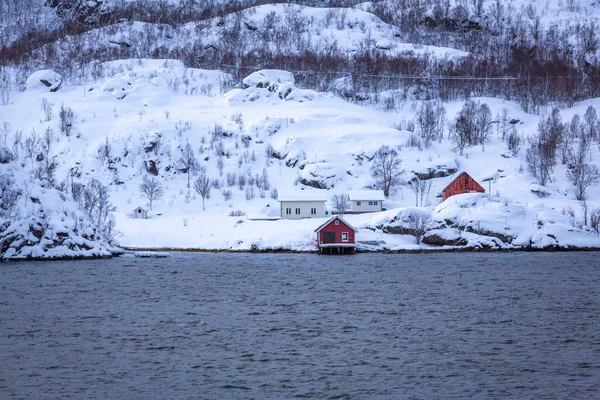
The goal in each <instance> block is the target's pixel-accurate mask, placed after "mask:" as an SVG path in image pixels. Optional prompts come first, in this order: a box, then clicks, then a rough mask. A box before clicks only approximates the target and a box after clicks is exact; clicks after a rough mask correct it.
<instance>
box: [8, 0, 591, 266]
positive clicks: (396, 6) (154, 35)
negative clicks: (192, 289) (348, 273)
mask: <svg viewBox="0 0 600 400" xmlns="http://www.w3.org/2000/svg"><path fill="white" fill-rule="evenodd" d="M334 3H335V4H334ZM53 4H54V8H52V9H49V8H48V7H44V6H43V2H41V1H40V0H30V1H28V2H26V3H19V2H15V0H10V1H9V2H7V3H6V4H4V3H3V4H2V5H0V11H2V13H0V14H1V15H0V54H1V55H2V56H3V59H2V60H0V143H1V144H2V147H1V148H0V158H1V159H2V160H3V161H2V164H1V165H0V168H1V170H0V174H1V178H2V179H1V180H0V183H2V185H1V187H0V189H1V190H2V191H1V192H0V195H1V196H2V207H0V210H1V212H0V215H1V217H2V220H1V224H0V226H1V227H2V228H1V229H2V231H1V235H0V238H2V240H4V242H2V249H3V250H2V251H3V253H4V254H3V256H4V257H21V258H27V257H38V256H41V257H44V256H56V257H58V256H59V255H60V256H65V257H72V256H77V255H79V256H105V255H107V254H108V252H109V250H110V246H111V245H114V244H116V243H120V244H121V245H122V246H125V247H135V248H196V249H206V250H208V249H218V250H261V249H263V250H267V249H291V250H303V251H312V250H314V249H315V248H316V247H315V246H316V245H315V240H314V236H315V235H314V232H313V231H314V229H315V228H316V227H317V226H319V225H320V224H321V223H322V222H323V221H322V220H317V219H315V220H312V219H309V220H301V221H286V220H280V219H279V217H280V205H279V202H278V201H277V197H278V192H279V191H294V190H305V191H314V192H319V193H323V194H324V196H325V197H326V198H331V197H332V196H334V195H341V194H345V193H347V192H348V191H349V190H362V189H371V188H383V189H386V188H385V187H384V186H382V182H381V176H375V174H374V173H373V170H374V166H376V165H377V164H378V163H379V162H380V160H381V159H380V157H381V154H382V153H381V151H383V152H384V153H385V154H388V155H391V157H394V158H397V159H399V160H400V162H399V167H398V171H394V172H395V173H394V179H393V183H392V188H391V191H390V193H389V197H388V198H387V199H386V201H385V202H384V207H385V208H386V210H385V211H382V212H380V213H374V214H363V215H346V218H347V219H348V221H349V222H350V223H352V224H354V225H355V226H356V227H357V228H358V229H359V232H358V235H357V241H358V243H359V248H361V249H364V250H415V249H437V248H455V247H459V248H462V247H469V248H485V249H491V248H497V249H512V248H572V247H579V248H583V247H585V248H597V247H600V239H599V236H598V233H599V232H598V230H599V226H600V186H599V183H600V178H599V177H598V164H599V161H600V122H599V121H600V119H599V118H598V111H600V98H597V97H598V96H600V83H598V78H597V77H598V76H600V72H599V71H600V62H599V61H598V60H599V59H600V50H599V49H600V46H598V43H599V40H600V36H599V35H598V34H597V29H596V26H597V22H598V17H599V16H600V6H598V5H597V4H591V3H586V2H584V1H578V0H572V1H561V0H549V1H546V2H544V3H543V4H542V3H539V2H537V1H533V0H516V1H512V2H508V3H505V2H498V1H495V0H485V1H481V2H479V1H478V2H467V3H465V2H463V1H454V0H452V1H449V2H446V3H445V5H442V4H441V3H439V2H435V1H428V0H426V1H423V2H422V3H421V4H422V7H420V8H414V7H410V4H409V3H408V2H401V1H397V0H385V1H380V2H365V3H357V2H344V1H342V2H339V1H338V2H327V1H326V2H303V3H302V4H303V5H298V4H280V3H278V4H264V2H256V1H242V2H236V3H233V2H221V1H217V2H213V3H211V4H212V8H211V7H208V8H207V6H206V4H204V3H202V4H200V3H198V2H180V1H178V0H168V1H158V0H157V1H152V2H139V1H135V0H105V1H92V2H81V1H77V2H63V1H57V2H54V3H53ZM19 10H21V11H19ZM25 10H39V11H40V13H39V15H38V16H37V17H27V18H25V19H23V20H20V19H19V20H16V18H17V16H18V15H20V14H19V13H21V14H23V12H24V11H25ZM50 10H52V12H51V11H50ZM25 21H29V25H31V27H28V26H27V25H28V23H26V22H25ZM29 28H31V30H28V29H29ZM192 66H193V67H192ZM257 66H260V67H257ZM211 68H214V69H211ZM507 99H511V100H507ZM382 146H386V147H382ZM378 152H379V153H378ZM462 171H465V172H468V173H469V174H470V175H471V176H472V177H473V178H475V180H477V181H478V182H479V183H480V184H481V185H482V186H483V187H484V188H485V189H486V191H487V193H485V194H484V195H481V194H479V195H474V194H468V195H460V196H457V197H451V198H450V199H448V200H446V201H444V202H442V196H441V193H442V190H443V189H444V188H445V187H446V186H447V185H448V184H449V183H450V182H451V181H452V180H453V179H454V178H455V177H456V176H457V175H458V173H460V172H462ZM396 172H397V173H396ZM142 189H143V190H142ZM209 191H210V193H208V192H209ZM138 207H142V208H143V209H146V210H147V211H148V216H149V218H148V219H137V218H134V214H133V210H134V209H136V208H138ZM327 207H328V211H329V212H330V213H331V212H332V211H333V209H334V206H333V202H329V204H328V206H327ZM139 215H143V214H139ZM329 215H331V214H329ZM82 224H83V225H82ZM115 224H116V230H115ZM40 226H44V227H45V228H44V229H40ZM83 231H85V234H84V233H82V232H83ZM40 232H42V233H41V234H40ZM109 243H110V244H109Z"/></svg>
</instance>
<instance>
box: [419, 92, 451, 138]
mask: <svg viewBox="0 0 600 400" xmlns="http://www.w3.org/2000/svg"><path fill="white" fill-rule="evenodd" d="M445 114H446V110H445V109H444V107H443V106H442V105H441V103H440V102H435V101H425V102H423V104H422V105H421V107H420V108H419V109H418V110H417V116H416V120H415V122H416V125H417V129H418V132H419V134H420V135H421V138H422V139H423V142H424V144H425V148H429V147H430V146H431V143H432V142H433V141H434V140H436V139H440V138H441V137H442V136H443V135H444V132H443V131H444V120H445Z"/></svg>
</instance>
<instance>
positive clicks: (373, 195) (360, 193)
mask: <svg viewBox="0 0 600 400" xmlns="http://www.w3.org/2000/svg"><path fill="white" fill-rule="evenodd" d="M348 197H349V198H350V201H356V200H358V201H361V200H362V201H369V200H381V201H383V200H385V196H384V195H383V190H349V191H348Z"/></svg>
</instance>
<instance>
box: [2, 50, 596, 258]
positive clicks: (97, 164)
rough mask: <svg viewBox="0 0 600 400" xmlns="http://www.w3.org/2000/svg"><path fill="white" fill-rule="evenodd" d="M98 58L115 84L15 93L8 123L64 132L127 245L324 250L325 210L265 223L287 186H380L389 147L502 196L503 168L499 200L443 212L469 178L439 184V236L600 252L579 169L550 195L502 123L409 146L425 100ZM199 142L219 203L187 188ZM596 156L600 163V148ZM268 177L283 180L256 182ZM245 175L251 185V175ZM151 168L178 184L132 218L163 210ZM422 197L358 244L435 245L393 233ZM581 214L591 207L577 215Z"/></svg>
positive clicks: (367, 221) (412, 165)
mask: <svg viewBox="0 0 600 400" xmlns="http://www.w3.org/2000/svg"><path fill="white" fill-rule="evenodd" d="M96 67H97V68H98V70H99V71H101V72H100V73H99V78H98V79H96V80H93V81H92V80H90V81H88V82H87V83H86V85H85V86H83V85H73V84H71V83H67V82H65V83H63V84H62V85H61V87H60V89H59V90H58V91H56V92H50V91H49V90H48V88H47V87H45V86H44V85H41V86H39V85H38V86H35V85H33V86H31V87H30V88H29V89H28V90H26V91H25V92H22V93H17V92H15V93H13V95H12V97H11V99H12V103H11V104H9V105H6V106H2V107H0V120H2V121H6V122H7V123H8V124H10V133H9V135H8V139H7V142H8V143H12V141H13V140H14V137H15V134H16V132H17V131H21V132H23V133H24V137H27V136H29V135H31V134H32V132H35V134H36V135H38V136H42V134H43V133H44V132H46V131H47V129H51V130H52V131H53V132H54V134H55V138H56V141H55V143H53V144H52V153H53V154H54V155H55V156H56V158H57V161H58V167H57V171H56V181H57V182H61V181H63V180H67V179H70V177H71V171H74V175H73V179H74V181H75V182H81V183H86V182H87V181H88V180H89V179H91V178H94V179H98V180H99V181H100V182H102V183H103V184H105V185H107V186H108V187H109V188H110V190H111V200H112V202H113V203H114V204H115V206H116V210H115V213H114V214H115V217H116V219H117V229H118V230H120V231H121V236H120V237H118V241H119V242H120V243H121V245H123V246H128V247H141V248H198V249H224V250H227V249H232V250H250V249H282V248H283V249H294V250H314V249H315V243H314V233H313V230H314V229H315V228H316V227H317V226H318V225H320V224H321V223H322V222H323V221H322V220H302V221H284V220H279V221H259V220H256V218H259V219H265V218H273V217H278V216H279V203H278V202H277V201H276V200H275V199H273V198H272V195H273V193H272V191H273V189H277V190H299V189H300V188H304V189H305V190H313V191H317V190H321V191H324V192H325V193H326V197H331V196H332V195H334V194H340V193H346V192H347V190H350V189H365V188H369V187H372V186H373V185H374V183H375V182H374V180H373V178H372V177H371V175H370V166H371V161H370V159H371V158H372V156H373V154H374V152H375V151H376V150H377V148H379V146H381V145H382V144H387V145H390V146H392V147H395V148H397V149H398V152H399V155H400V157H401V159H402V168H403V169H404V171H405V173H404V178H405V179H411V178H412V177H413V176H414V173H426V172H427V171H428V170H438V169H450V170H459V171H461V170H465V171H468V172H469V174H471V175H472V176H473V177H474V178H475V179H477V180H479V181H480V182H482V184H483V185H484V187H485V188H486V190H487V189H488V188H489V183H487V182H485V183H484V182H483V181H484V180H486V179H489V178H491V189H492V190H491V199H490V200H488V199H487V197H481V198H478V199H477V200H473V201H472V202H469V201H470V200H469V201H467V202H466V203H461V202H458V200H456V201H454V200H453V201H447V202H445V203H443V204H442V205H440V206H439V207H438V208H437V209H435V210H434V208H435V206H436V205H437V204H438V203H439V202H440V200H441V199H440V198H438V197H436V195H438V194H439V193H440V192H441V190H442V189H443V188H444V187H445V186H446V185H447V184H448V183H449V182H450V181H451V180H452V179H453V178H454V177H455V176H456V175H450V176H447V177H443V178H434V179H432V189H431V192H430V196H429V197H428V199H427V203H428V204H429V205H430V207H429V208H425V209H424V210H429V211H432V212H433V222H432V223H431V225H430V229H431V232H432V233H431V235H429V236H432V235H433V232H434V231H435V232H437V236H438V237H442V238H452V237H456V235H458V236H460V237H465V238H466V241H460V245H461V246H464V245H467V246H472V247H485V248H489V247H497V248H510V247H547V246H558V247H565V246H566V247H568V246H579V247H600V241H599V239H598V237H597V236H596V235H595V234H593V233H592V232H591V231H589V229H587V230H586V229H581V228H583V227H579V225H578V221H580V220H581V219H582V217H581V206H580V204H579V202H577V201H576V200H575V197H574V192H573V188H572V186H571V184H570V183H569V182H568V181H567V180H566V179H565V167H564V166H559V167H557V170H556V171H555V173H554V177H555V181H554V182H552V183H550V184H549V185H548V187H547V188H546V190H547V191H548V197H546V198H544V199H543V200H541V199H540V198H539V197H538V196H537V195H536V194H535V193H533V192H532V191H531V189H532V187H534V188H535V186H532V184H533V183H534V179H533V178H532V177H531V176H530V175H529V174H528V172H527V170H526V168H525V165H526V163H525V156H524V149H521V151H520V152H519V153H518V154H517V155H516V156H514V157H512V156H508V157H505V156H503V154H504V155H506V153H507V152H508V150H507V147H506V144H505V143H504V142H503V141H502V140H501V139H500V137H499V136H500V133H499V132H497V129H499V127H498V124H495V125H494V128H493V129H494V133H493V134H492V135H491V140H490V141H489V142H488V143H486V144H485V147H480V146H478V147H468V148H467V149H466V150H465V154H464V156H462V157H460V156H458V153H457V152H456V151H455V150H454V146H453V144H452V143H451V142H450V141H449V140H448V139H447V138H444V139H443V140H442V141H441V142H440V143H438V142H436V143H433V145H432V147H431V148H429V149H422V150H419V149H418V148H414V147H406V143H407V140H408V138H409V137H410V136H411V132H409V131H407V130H402V129H400V130H399V129H397V127H398V125H399V124H400V125H402V126H405V125H406V121H409V120H412V119H413V118H414V112H415V109H416V107H417V106H418V104H417V103H415V104H412V103H405V104H402V105H401V107H400V108H399V109H398V110H395V111H393V112H384V111H380V110H378V109H374V108H368V107H363V106H359V105H356V104H351V103H348V102H346V101H344V100H342V99H340V98H337V97H335V96H334V95H332V94H329V93H319V92H314V91H309V90H305V89H299V88H297V87H295V86H294V84H293V83H291V82H279V83H276V84H274V85H271V86H269V88H265V87H256V86H250V87H247V88H246V89H241V88H239V89H233V90H227V89H226V87H227V86H226V85H223V82H225V81H227V80H228V79H230V77H229V76H228V75H227V74H224V73H222V72H219V71H206V70H197V69H190V68H185V67H184V66H183V64H182V63H181V62H179V61H172V60H144V59H142V60H123V61H116V62H110V63H105V64H103V65H99V66H96ZM281 76H286V75H281ZM43 99H46V101H47V103H51V104H53V105H54V114H53V116H52V118H50V120H49V121H46V117H45V115H44V112H43V111H42V109H41V104H42V101H43ZM475 100H477V101H480V102H485V103H487V104H488V105H489V106H490V108H491V110H492V113H493V115H494V116H496V115H498V114H500V113H501V112H502V110H503V109H506V110H507V115H508V117H509V119H514V120H515V121H517V122H516V123H515V126H516V129H517V130H518V132H519V133H520V134H522V135H523V136H524V137H526V136H528V135H531V134H533V133H534V132H535V130H536V126H537V123H538V121H539V118H540V117H539V116H535V115H529V114H526V113H525V112H523V111H522V110H521V109H520V108H519V106H518V105H516V104H514V103H511V102H507V101H503V100H498V99H492V98H481V99H475ZM61 104H64V106H65V107H70V108H71V109H72V110H73V112H74V113H75V122H74V123H73V128H72V134H71V135H70V136H69V137H67V136H65V135H63V134H60V129H59V118H58V116H57V114H58V109H59V107H60V105H61ZM588 105H594V106H595V107H596V108H599V109H600V100H599V99H592V100H589V101H586V102H582V103H580V104H577V105H576V106H575V107H573V108H572V109H568V110H563V111H562V116H563V121H568V120H569V119H570V118H571V116H572V115H574V114H575V113H579V114H580V115H581V114H583V113H584V112H585V110H586V108H587V106H588ZM444 106H445V107H446V109H447V118H448V119H453V118H454V116H455V115H456V113H457V112H458V110H459V109H460V108H461V107H462V102H452V103H447V104H445V105H444ZM188 143H189V144H190V145H191V147H192V149H193V151H194V153H195V156H196V158H197V159H198V164H199V165H198V170H196V171H194V172H193V173H192V174H191V178H192V180H193V179H195V178H196V177H197V176H198V174H199V171H200V170H203V171H205V172H206V174H207V175H208V176H209V177H210V178H211V179H212V180H213V184H214V186H213V189H212V192H211V195H210V198H208V199H206V201H205V210H203V209H202V199H201V198H200V196H199V195H198V194H197V193H196V192H195V191H194V189H193V188H190V189H188V188H187V187H186V183H187V175H186V173H185V171H184V170H183V168H182V165H181V162H180V159H181V155H182V149H183V148H184V147H185V146H186V144H188ZM107 144H108V145H109V146H108V147H109V151H108V154H107V152H106V146H107ZM20 151H21V164H22V165H23V167H21V168H23V169H24V170H28V169H29V168H30V167H29V165H30V164H33V163H34V161H33V160H30V159H27V158H26V157H25V155H24V152H23V149H22V148H21V150H20ZM590 157H591V160H592V161H594V162H596V163H597V162H598V159H599V154H598V148H597V146H594V147H593V148H592V153H591V156H590ZM220 163H222V171H221V170H220V168H219V164H220ZM154 174H156V175H154ZM263 175H265V176H266V177H267V180H268V182H269V188H268V189H266V190H265V189H264V188H263V189H262V190H260V189H259V188H257V187H256V185H252V184H250V181H251V180H252V179H254V178H256V177H258V178H259V179H261V177H262V176H263ZM22 176H25V175H22ZM240 176H243V177H244V179H245V181H246V182H245V183H244V184H243V185H240V184H239V179H240V178H239V177H240ZM145 177H146V178H147V177H154V178H155V179H157V180H158V181H159V182H161V183H162V185H163V186H164V190H165V194H164V196H163V197H162V199H160V200H155V201H154V204H153V209H152V210H150V211H149V216H150V217H149V219H146V220H136V219H133V218H132V210H133V209H134V208H135V207H137V206H143V207H145V208H149V207H148V206H149V205H148V203H147V201H146V199H144V198H143V197H142V196H141V194H140V192H139V190H138V186H139V185H140V183H142V181H143V179H144V178H145ZM229 177H232V178H231V179H228V178H229ZM23 179H25V178H23ZM228 181H230V182H228ZM309 185H310V186H309ZM313 186H317V187H321V188H322V189H317V188H315V187H313ZM227 192H230V196H227ZM52 193H54V192H52ZM588 194H589V196H588V198H589V200H588V205H589V207H590V210H591V209H593V208H596V207H600V201H599V199H600V188H599V187H592V188H590V190H589V193H588ZM56 196H58V194H56V195H54V194H51V195H49V197H52V198H54V199H56ZM41 197H43V196H41ZM273 197H276V196H273ZM49 201H50V200H49ZM52 201H54V200H52ZM414 205H415V197H414V194H413V193H412V192H411V191H410V189H409V188H408V187H406V186H400V187H397V188H396V190H395V191H393V193H392V194H391V196H390V198H389V199H388V200H386V201H385V203H384V206H385V207H386V208H387V209H388V210H389V211H385V212H383V213H377V214H366V215H350V216H348V220H349V222H350V223H352V224H354V225H355V226H357V227H358V228H359V229H360V231H359V234H358V237H357V240H358V241H359V242H361V243H362V244H361V246H362V248H364V249H369V250H375V249H394V250H400V249H415V248H418V247H419V246H417V244H416V241H415V237H413V236H411V235H407V234H399V235H394V234H391V233H389V232H392V231H393V230H394V229H390V228H391V227H394V226H396V227H397V226H398V224H399V223H400V224H402V222H398V221H402V219H403V215H405V214H406V212H407V210H409V209H412V208H414ZM69 207H70V206H69ZM49 208H52V209H55V208H56V209H60V208H61V206H56V207H54V206H52V207H49ZM571 209H572V210H573V214H574V215H575V217H570V216H569V215H570V212H569V210H571ZM69 210H70V209H69ZM465 213H467V214H468V216H467V214H465ZM67 214H68V213H67ZM230 214H235V215H236V216H230ZM239 214H241V215H239ZM445 221H446V222H447V221H452V222H451V223H446V222H445ZM444 224H445V225H444ZM473 226H477V229H473ZM474 230H475V231H479V232H473V231H474ZM442 231H443V232H442ZM469 231H470V232H469ZM507 231H508V232H509V233H510V235H505V236H510V240H501V239H498V238H497V237H498V236H499V235H495V236H491V237H492V239H490V236H487V235H486V234H485V233H486V232H487V233H488V234H489V232H496V233H501V234H503V235H504V234H506V232H507ZM452 235H454V236H452ZM493 237H496V239H493ZM426 238H427V235H426ZM428 243H429V244H428ZM432 243H436V244H437V245H440V244H443V245H449V244H448V243H450V242H448V243H440V242H439V241H438V242H435V241H432V240H429V241H428V240H425V244H422V245H420V246H421V247H424V248H434V247H435V246H436V244H432Z"/></svg>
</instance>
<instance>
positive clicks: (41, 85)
mask: <svg viewBox="0 0 600 400" xmlns="http://www.w3.org/2000/svg"><path fill="white" fill-rule="evenodd" d="M62 81H63V78H62V75H61V74H59V73H57V72H54V71H52V70H51V69H44V70H41V71H36V72H34V73H33V74H31V75H29V78H27V81H26V83H25V88H26V90H29V91H31V90H40V89H43V90H48V91H50V92H56V91H57V90H58V89H59V88H60V85H61V84H62Z"/></svg>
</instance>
